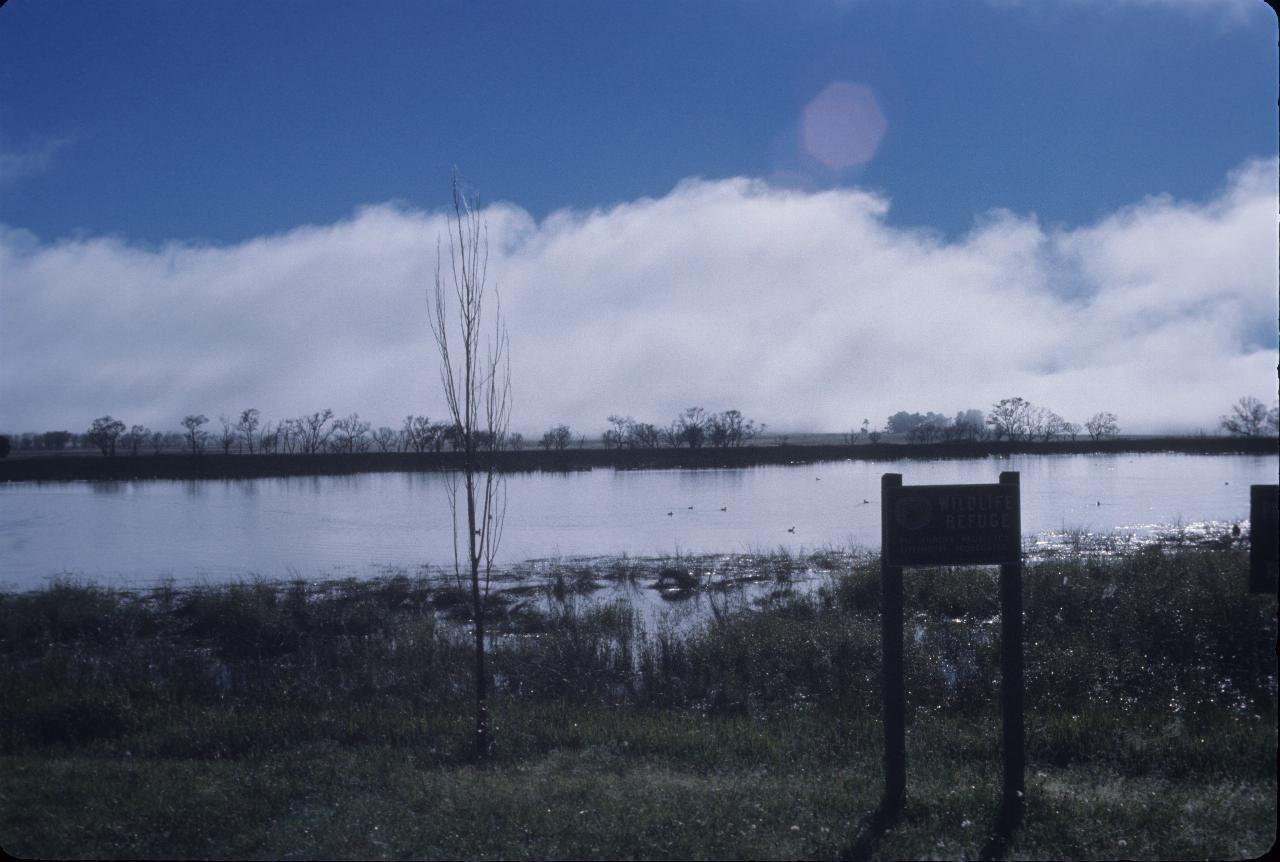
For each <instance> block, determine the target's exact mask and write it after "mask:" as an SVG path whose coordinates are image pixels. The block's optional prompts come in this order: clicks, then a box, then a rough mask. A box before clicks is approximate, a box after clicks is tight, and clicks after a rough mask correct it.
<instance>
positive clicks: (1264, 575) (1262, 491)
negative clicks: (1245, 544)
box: [1249, 485, 1280, 594]
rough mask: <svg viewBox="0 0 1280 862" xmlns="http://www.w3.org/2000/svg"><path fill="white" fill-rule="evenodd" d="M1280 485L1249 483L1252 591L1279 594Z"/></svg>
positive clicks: (1250, 590) (1250, 582)
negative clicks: (1278, 515)
mask: <svg viewBox="0 0 1280 862" xmlns="http://www.w3.org/2000/svg"><path fill="white" fill-rule="evenodd" d="M1278 507H1280V485H1251V486H1249V592H1251V593H1273V594H1274V593H1275V592H1276V591H1277V584H1278V583H1280V546H1278V541H1280V538H1278V535H1277V534H1280V523H1278V521H1280V518H1278V517H1277V514H1278V513H1277V508H1278Z"/></svg>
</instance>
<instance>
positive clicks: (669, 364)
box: [0, 162, 1277, 434]
mask: <svg viewBox="0 0 1280 862" xmlns="http://www.w3.org/2000/svg"><path fill="white" fill-rule="evenodd" d="M1276 183H1277V176H1276V168H1275V165H1274V163H1272V162H1250V163H1248V164H1246V165H1244V166H1243V167H1242V168H1241V169H1240V170H1239V171H1237V172H1236V173H1235V174H1234V175H1233V176H1232V177H1230V178H1229V179H1228V182H1227V183H1226V185H1225V187H1224V189H1223V190H1222V192H1221V193H1220V194H1219V195H1217V196H1216V197H1215V198H1214V199H1213V200H1210V201H1207V202H1203V203H1188V202H1178V201H1173V200H1169V199H1166V198H1153V199H1150V200H1146V201H1142V202H1139V203H1137V204H1134V205H1133V206H1131V207H1128V208H1126V209H1125V210H1123V211H1121V212H1117V213H1114V214H1112V215H1111V216H1109V217H1107V218H1105V219H1103V220H1101V221H1099V222H1098V223H1096V224H1093V225H1089V226H1086V227H1083V228H1078V229H1070V230H1068V229H1062V228H1051V229H1046V228H1045V227H1042V226H1041V225H1039V224H1038V223H1037V222H1036V221H1035V220H1034V219H1033V218H1028V217H1023V216H1019V215H1016V214H1011V213H1003V212H998V213H992V214H989V215H988V216H986V217H984V218H983V219H982V220H981V222H980V223H979V224H978V225H977V226H976V227H975V228H974V229H973V231H972V232H971V233H969V234H968V235H966V236H964V237H961V238H959V239H956V240H951V241H948V240H945V239H943V238H941V237H939V236H938V235H936V234H934V233H932V232H929V231H924V230H904V229H902V228H898V227H891V226H889V225H887V224H886V223H885V220H884V215H885V213H886V212H887V209H888V207H889V202H888V201H887V200H885V199H884V198H883V197H880V196H877V195H873V194H868V193H866V192H861V191H850V190H839V191H826V192H821V193H809V192H796V191H785V190H779V189H776V188H772V187H770V186H768V185H766V184H764V183H762V182H759V181H752V180H745V179H732V180H723V181H715V182H706V181H698V180H689V181H686V182H684V183H682V184H681V185H679V186H678V187H677V188H675V189H674V190H672V192H670V193H669V194H667V195H666V196H664V197H661V198H658V199H643V200H638V201H633V202H630V203H626V204H623V205H620V206H617V207H614V208H612V209H608V210H595V211H590V212H558V213H555V214H553V215H552V216H550V217H548V218H547V219H545V220H543V221H542V222H541V223H535V222H534V220H533V219H531V218H530V216H529V215H528V214H527V213H525V212H524V211H523V210H521V209H519V208H517V207H514V206H510V205H501V204H500V205H495V206H491V207H490V208H488V209H487V210H486V214H487V217H488V222H489V234H490V241H491V246H492V249H491V252H492V254H491V261H490V273H491V275H492V276H493V280H494V281H496V283H497V284H498V286H499V288H500V290H501V294H502V302H503V308H504V311H505V312H506V315H507V319H508V323H509V327H510V331H511V348H512V356H513V363H514V364H513V386H514V394H515V413H514V419H513V421H514V425H515V427H516V428H518V429H522V430H524V431H526V432H534V433H540V432H541V430H543V429H545V428H546V427H548V426H550V425H551V424H554V423H557V422H561V421H564V422H568V423H569V424H570V425H572V426H573V427H574V428H575V429H576V430H579V431H582V432H586V433H593V434H594V433H598V432H599V431H600V430H601V429H603V427H604V426H605V417H606V416H607V415H608V414H610V413H615V412H623V413H629V414H632V415H634V416H636V417H637V418H640V419H646V420H649V421H653V422H656V423H665V422H667V421H669V420H670V419H671V418H672V417H673V416H674V415H675V414H676V412H677V411H679V410H680V409H682V408H683V407H685V406H688V405H691V404H700V405H704V406H706V407H708V408H710V409H714V410H721V409H726V408H729V407H736V408H739V409H741V410H743V412H744V413H746V414H747V415H748V416H751V417H754V418H756V419H757V420H761V421H766V422H768V423H769V424H770V425H771V426H772V427H774V428H778V429H804V428H818V429H826V430H832V431H841V430H847V429H848V428H850V427H854V426H856V425H858V424H860V423H861V421H862V419H863V418H870V419H871V421H872V422H873V423H880V422H883V421H884V417H886V416H887V415H889V414H890V413H893V412H895V411H897V410H900V409H907V410H921V411H924V410H937V411H940V412H949V413H953V412H955V411H957V410H960V409H963V408H968V407H979V408H985V407H987V406H989V405H990V404H991V403H992V402H994V401H995V400H997V399H999V398H1002V397H1006V396H1009V395H1021V396H1023V397H1025V398H1028V399H1030V400H1032V401H1034V402H1037V403H1043V404H1045V405H1047V406H1049V407H1052V408H1053V409H1055V410H1057V411H1058V412H1059V413H1061V414H1063V415H1064V416H1066V417H1067V418H1069V419H1074V420H1075V421H1082V420H1083V419H1085V418H1087V417H1088V416H1089V415H1091V414H1092V413H1094V412H1096V411H1099V410H1110V411H1112V412H1114V413H1117V414H1119V416H1120V417H1121V421H1122V424H1123V426H1124V428H1125V429H1126V430H1132V431H1139V430H1161V429H1175V428H1176V429H1192V428H1196V427H1205V428H1211V427H1213V426H1214V424H1215V422H1216V417H1217V416H1218V415H1219V414H1220V413H1222V412H1224V411H1225V410H1226V409H1227V406H1228V405H1229V404H1230V403H1231V402H1233V401H1234V400H1235V399H1236V398H1237V397H1239V396H1240V395H1243V394H1255V395H1258V396H1261V397H1263V398H1264V399H1266V400H1270V397H1269V393H1273V392H1274V391H1275V385H1276V377H1275V367H1276V362H1277V350H1276V340H1275V324H1276V305H1277V284H1276V239H1275V236H1276V234H1275V231H1276V209H1277V198H1276ZM442 219H443V217H442V216H441V215H439V214H427V213H422V212H412V211H406V210H403V209H400V208H397V207H394V206H390V205H383V206H374V207H369V208H366V209H364V210H361V211H360V212H358V213H356V214H355V215H354V216H353V217H352V218H350V219H348V220H346V221H343V222H340V223H338V224H334V225H329V226H317V227H306V228H299V229H297V230H295V231H292V232H289V233H286V234H281V235H277V236H269V237H262V238H259V239H255V240H252V241H249V242H245V243H241V244H237V245H232V246H226V247H205V246H191V245H183V244H176V243H175V244H171V245H167V246H164V247H162V248H140V247H137V246H133V245H130V244H129V243H127V242H124V241H121V240H118V239H112V238H101V237H99V238H80V239H73V240H64V241H60V242H54V243H42V242H39V241H37V240H36V239H35V238H33V237H32V236H31V235H30V234H28V233H26V232H24V231H21V230H17V229H0V367H2V368H3V369H4V371H3V375H2V376H0V428H4V429H7V430H9V431H22V430H44V429H47V428H54V427H66V428H70V429H73V430H79V429H80V428H83V427H87V425H88V423H89V421H90V420H91V419H92V418H93V417H95V416H98V415H102V414H104V413H111V414H113V415H115V416H117V417H119V418H122V419H124V420H125V421H127V422H130V423H132V422H143V423H146V424H148V425H151V426H152V427H156V428H165V429H170V428H176V427H177V425H178V420H179V419H180V418H181V417H182V415H184V414H185V413H188V412H203V413H206V414H207V415H209V416H211V417H214V416H216V415H218V414H219V413H226V414H232V413H236V412H238V411H240V410H242V409H244V408H245V407H249V406H256V407H258V408H260V409H261V410H262V411H263V414H264V416H265V417H266V418H271V419H279V418H281V417H287V416H297V415H299V414H301V413H304V412H310V411H313V410H317V409H321V408H324V407H332V408H334V409H335V411H337V412H338V413H339V414H345V413H348V412H352V411H359V412H360V413H361V415H362V416H364V417H365V418H366V419H371V420H373V421H375V422H376V423H387V424H398V421H399V419H400V418H401V417H403V416H404V415H405V414H406V413H409V412H415V413H419V412H424V413H427V414H429V415H431V416H433V417H440V416H441V415H442V414H443V405H442V402H441V399H440V397H439V393H438V384H437V376H436V365H435V359H434V356H433V352H432V342H431V338H430V334H429V331H428V328H427V319H426V311H427V310H426V302H425V293H426V290H427V288H428V286H429V284H430V279H431V275H432V273H433V271H434V260H435V238H436V236H437V235H438V234H440V233H442V232H443V227H444V222H443V220H442Z"/></svg>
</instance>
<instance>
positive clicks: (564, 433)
mask: <svg viewBox="0 0 1280 862" xmlns="http://www.w3.org/2000/svg"><path fill="white" fill-rule="evenodd" d="M572 442H573V432H572V431H570V430H569V426H568V425H557V426H555V427H554V428H552V429H550V430H548V431H547V433H546V434H543V435H542V439H541V440H540V441H538V445H539V446H541V447H542V448H543V449H546V450H547V451H550V450H552V449H568V448H569V444H570V443H572Z"/></svg>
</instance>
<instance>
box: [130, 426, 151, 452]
mask: <svg viewBox="0 0 1280 862" xmlns="http://www.w3.org/2000/svg"><path fill="white" fill-rule="evenodd" d="M150 437H151V429H150V428H148V427H147V426H145V425H134V426H133V427H131V428H130V429H129V431H128V433H126V434H125V435H124V437H123V440H124V444H125V445H126V446H128V447H129V454H130V455H137V454H138V450H139V449H141V448H142V444H144V443H146V442H147V440H148V439H149V438H150Z"/></svg>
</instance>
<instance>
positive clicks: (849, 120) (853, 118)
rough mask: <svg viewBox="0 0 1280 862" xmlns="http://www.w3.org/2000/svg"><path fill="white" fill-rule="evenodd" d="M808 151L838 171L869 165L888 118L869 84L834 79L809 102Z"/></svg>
mask: <svg viewBox="0 0 1280 862" xmlns="http://www.w3.org/2000/svg"><path fill="white" fill-rule="evenodd" d="M800 124H801V143H802V145H803V146H804V149H805V152H807V153H808V154H809V155H811V156H813V158H815V159H817V160H818V161H819V162H821V163H822V164H824V165H826V166H827V167H828V168H830V169H832V170H835V171H843V170H848V169H849V168H856V167H861V166H862V165H865V164H866V163H867V162H869V161H871V159H872V158H873V157H874V156H875V154H876V150H877V149H878V148H879V146H880V141H881V140H882V139H883V138H884V132H885V128H886V127H887V126H888V122H887V121H886V120H885V118H884V114H883V113H882V112H881V111H880V105H879V103H878V102H877V101H876V94H875V93H874V92H873V91H872V90H871V88H870V87H868V86H866V85H865V84H851V83H849V82H847V81H834V82H832V83H830V84H828V85H827V86H826V88H825V89H824V90H823V91H822V92H821V93H819V94H818V95H817V96H815V97H814V98H813V101H811V102H809V104H807V105H805V108H804V113H803V115H802V117H801V121H800Z"/></svg>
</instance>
